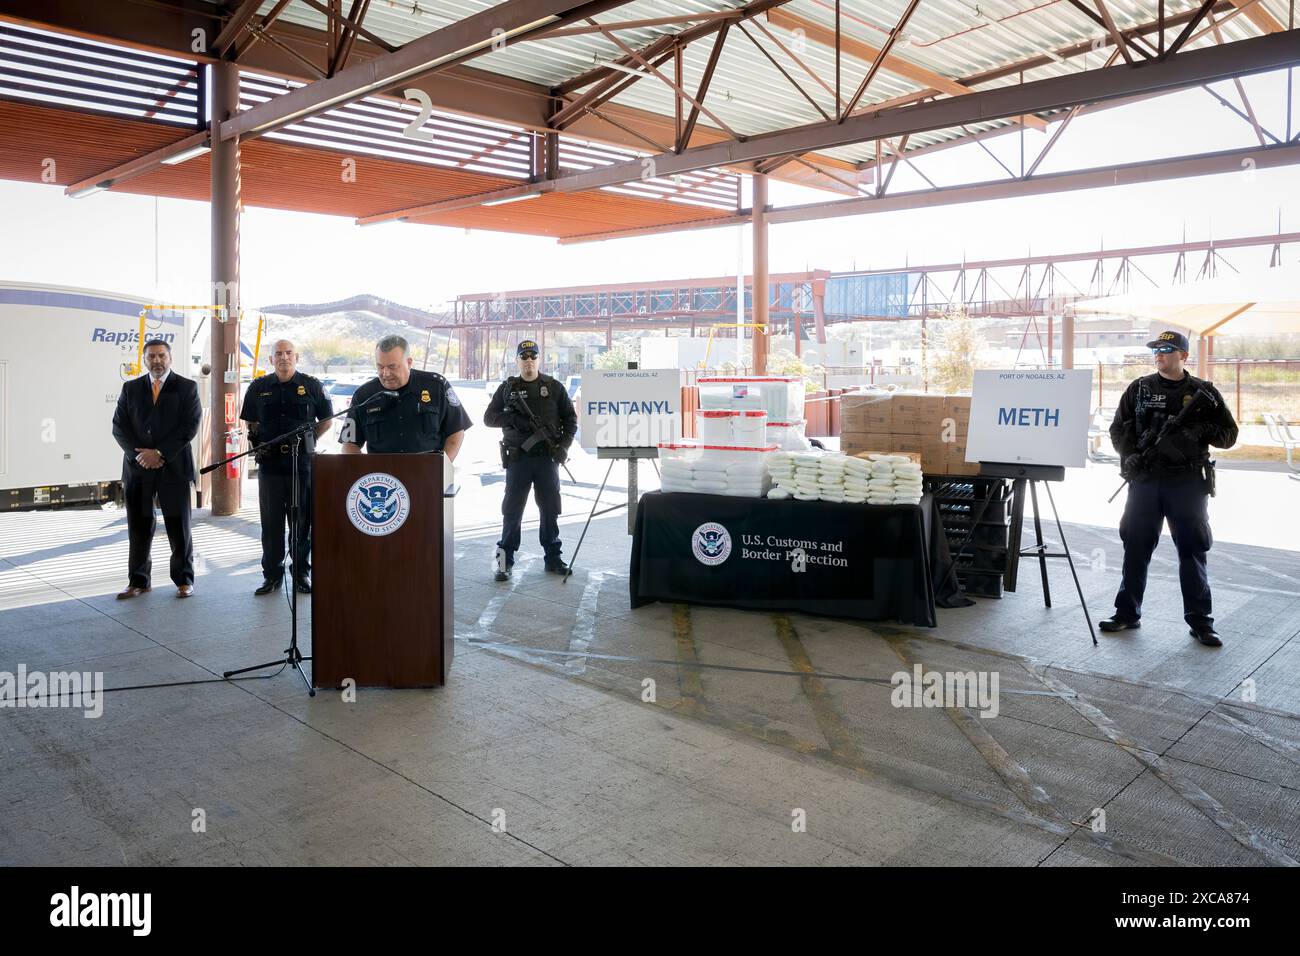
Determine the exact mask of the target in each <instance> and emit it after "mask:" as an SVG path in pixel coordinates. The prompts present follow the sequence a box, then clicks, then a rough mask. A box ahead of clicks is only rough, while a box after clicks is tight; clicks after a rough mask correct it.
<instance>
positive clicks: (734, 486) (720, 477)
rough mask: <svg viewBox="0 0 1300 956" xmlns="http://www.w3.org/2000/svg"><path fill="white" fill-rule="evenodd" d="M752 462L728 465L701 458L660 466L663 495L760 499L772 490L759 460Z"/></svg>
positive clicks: (727, 461)
mask: <svg viewBox="0 0 1300 956" xmlns="http://www.w3.org/2000/svg"><path fill="white" fill-rule="evenodd" d="M754 457H755V459H756V460H755V461H729V460H726V459H715V458H711V457H701V458H697V459H694V460H685V459H673V460H665V461H662V462H660V465H659V473H660V478H661V479H662V482H661V487H662V488H663V490H664V491H686V492H694V493H696V494H707V495H731V496H735V497H743V498H762V497H763V496H764V495H765V494H767V492H768V489H769V488H770V487H771V482H770V481H769V479H768V477H767V472H766V468H765V467H764V464H763V461H762V459H761V458H760V457H758V456H754Z"/></svg>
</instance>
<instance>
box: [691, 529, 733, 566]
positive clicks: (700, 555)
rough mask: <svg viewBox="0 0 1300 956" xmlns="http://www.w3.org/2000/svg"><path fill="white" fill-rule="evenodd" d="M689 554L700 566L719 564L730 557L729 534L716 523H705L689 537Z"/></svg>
mask: <svg viewBox="0 0 1300 956" xmlns="http://www.w3.org/2000/svg"><path fill="white" fill-rule="evenodd" d="M691 552H692V553H693V554H694V555H695V560H697V561H699V562H700V564H707V565H709V566H710V567H712V566H714V565H717V564H721V563H722V562H723V561H726V560H727V558H728V557H729V556H730V555H731V534H730V532H728V531H727V529H726V528H724V527H723V526H722V525H720V524H718V523H717V522H716V521H706V522H704V524H702V525H700V526H699V527H698V528H696V529H695V533H694V534H692V535H691Z"/></svg>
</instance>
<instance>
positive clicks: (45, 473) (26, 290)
mask: <svg viewBox="0 0 1300 956" xmlns="http://www.w3.org/2000/svg"><path fill="white" fill-rule="evenodd" d="M151 304H152V303H151V302H150V301H149V300H148V299H143V298H139V297H136V296H130V295H123V294H120V293H116V292H100V291H95V290H90V289H73V288H65V287H61V286H48V285H32V284H27V283H15V282H0V510H12V509H17V508H45V507H58V506H60V505H72V504H88V503H93V502H99V501H105V500H113V499H116V498H118V497H120V491H121V477H122V449H121V448H119V447H118V445H117V442H115V441H114V440H113V432H112V422H113V410H114V408H115V407H116V404H117V397H118V395H119V393H120V392H121V389H122V383H123V382H124V381H125V380H126V379H128V378H130V377H133V376H134V375H135V374H140V373H139V372H138V371H137V364H136V363H137V361H138V353H139V349H140V321H141V313H142V312H143V313H144V321H145V339H146V340H148V339H152V338H161V339H164V340H165V341H167V342H168V343H169V344H170V345H171V347H172V369H173V370H174V371H175V372H178V373H179V374H181V375H185V376H193V375H194V374H195V373H194V368H195V366H196V365H197V362H198V359H199V356H197V355H195V353H194V349H193V347H192V339H193V334H192V328H191V325H192V324H194V325H197V324H199V323H203V324H205V325H206V323H204V322H203V320H204V316H203V313H201V312H194V311H184V312H178V311H167V310H159V309H150V308H147V307H148V306H150V305H151ZM199 393H200V395H201V396H203V398H204V404H205V406H206V404H207V402H206V393H207V388H206V384H205V381H202V380H201V381H200V384H199ZM205 419H206V407H205ZM200 434H202V430H200ZM198 447H199V442H198V439H197V438H196V439H195V461H199V460H200V459H199V454H198Z"/></svg>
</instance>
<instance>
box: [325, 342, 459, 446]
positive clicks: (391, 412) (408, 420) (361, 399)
mask: <svg viewBox="0 0 1300 956" xmlns="http://www.w3.org/2000/svg"><path fill="white" fill-rule="evenodd" d="M410 352H411V349H410V346H409V345H408V344H407V342H406V339H404V338H402V337H401V336H400V335H387V336H384V338H382V339H380V340H379V344H378V345H376V346H375V367H376V368H377V370H378V372H379V376H378V377H377V378H373V379H371V380H370V381H369V382H366V384H364V385H362V386H361V387H360V388H359V389H357V390H356V392H355V393H354V394H353V396H352V405H351V407H350V408H349V409H348V417H347V418H346V419H344V421H343V429H342V431H341V432H340V434H339V440H340V441H341V442H342V444H343V454H345V455H359V454H360V453H361V449H362V448H363V447H364V448H365V449H366V450H367V451H369V452H370V453H372V454H376V455H379V454H394V453H396V454H419V453H421V452H433V451H440V452H442V453H443V454H445V455H446V456H447V458H448V460H450V461H455V460H456V453H457V452H459V451H460V446H461V442H463V441H464V440H465V429H467V428H469V427H470V425H472V424H473V422H471V421H470V420H469V415H467V414H466V413H465V409H464V408H462V407H461V404H460V398H459V397H458V396H457V395H456V390H455V389H454V388H452V387H451V383H450V382H448V381H447V380H446V379H445V378H443V377H442V376H441V375H439V374H438V373H437V372H426V371H421V370H420V369H415V368H412V367H411V366H412V365H413V364H414V362H413V360H412V359H411V355H410ZM380 392H395V393H396V397H389V396H380V397H379V398H375V396H376V395H377V394H378V393H380ZM372 399H373V400H372Z"/></svg>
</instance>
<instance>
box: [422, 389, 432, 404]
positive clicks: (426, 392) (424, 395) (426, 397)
mask: <svg viewBox="0 0 1300 956" xmlns="http://www.w3.org/2000/svg"><path fill="white" fill-rule="evenodd" d="M429 400H430V399H429V390H428V389H427V388H426V389H424V390H423V391H422V392H420V401H422V402H427V401H429Z"/></svg>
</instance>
